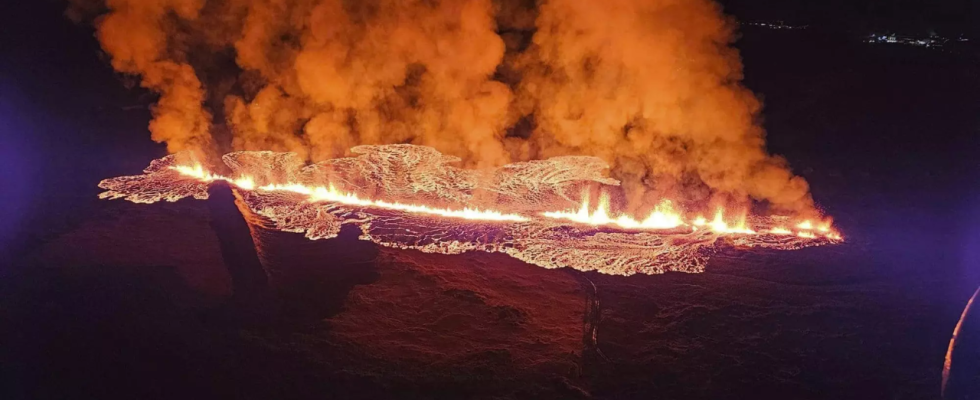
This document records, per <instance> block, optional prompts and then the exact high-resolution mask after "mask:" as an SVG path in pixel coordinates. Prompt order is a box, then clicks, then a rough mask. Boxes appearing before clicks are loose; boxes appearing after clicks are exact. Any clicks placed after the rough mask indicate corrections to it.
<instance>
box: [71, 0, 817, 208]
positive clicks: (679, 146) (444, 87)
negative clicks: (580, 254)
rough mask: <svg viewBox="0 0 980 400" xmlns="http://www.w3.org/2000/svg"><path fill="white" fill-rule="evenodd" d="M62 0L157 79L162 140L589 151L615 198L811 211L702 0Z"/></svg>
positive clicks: (484, 161) (484, 151) (157, 134)
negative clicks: (769, 142) (768, 143)
mask: <svg viewBox="0 0 980 400" xmlns="http://www.w3.org/2000/svg"><path fill="white" fill-rule="evenodd" d="M73 2H74V3H75V6H74V7H73V9H72V13H73V14H74V15H84V14H86V12H87V13H88V15H90V16H92V15H99V16H98V17H97V18H93V21H94V23H95V25H96V27H97V36H98V38H99V40H100V42H101V43H102V46H103V48H104V50H105V51H106V52H107V53H108V54H109V56H111V59H112V65H113V67H114V68H116V69H117V70H119V71H120V72H122V73H126V74H133V75H138V76H140V77H141V79H142V85H143V86H144V87H146V88H148V89H150V90H152V91H154V92H156V93H158V94H159V96H160V99H159V101H158V102H157V104H156V105H155V106H154V108H153V116H154V118H153V121H152V122H151V123H150V131H151V132H152V137H153V139H154V140H156V141H159V142H166V143H167V146H168V149H169V150H170V151H180V150H194V151H198V152H200V153H205V154H207V153H215V152H221V151H228V150H275V151H293V152H296V153H299V154H300V155H302V156H303V157H305V158H308V159H310V160H312V161H319V160H323V159H326V158H332V157H337V156H343V155H345V152H346V151H347V150H348V149H349V148H351V147H352V146H354V145H358V144H388V143H414V144H421V145H428V146H432V147H435V148H437V149H438V150H439V151H441V152H444V153H447V154H452V155H456V156H459V157H460V158H462V159H463V160H464V162H465V163H466V164H467V165H468V166H471V167H489V166H495V165H500V164H503V163H506V162H510V161H518V160H527V159H536V158H545V157H549V156H554V155H567V154H578V155H595V156H599V157H602V158H603V159H605V160H606V161H608V162H609V163H610V165H612V171H611V174H612V176H613V177H615V178H617V179H620V180H622V181H623V184H624V187H625V189H626V190H625V194H626V198H627V200H628V201H627V203H628V204H629V206H630V207H631V208H635V209H639V208H644V207H650V206H652V205H653V204H656V202H657V200H659V199H660V198H661V197H662V196H669V197H671V198H675V199H679V200H681V201H684V202H698V203H701V204H708V203H713V202H729V203H731V202H740V203H742V204H746V203H745V201H746V200H747V199H750V198H751V199H756V200H763V201H765V202H767V203H769V204H771V205H773V206H775V207H776V208H780V209H784V210H792V211H798V212H812V211H813V202H812V200H811V199H810V195H809V193H808V187H807V184H806V182H805V181H804V180H803V179H802V178H800V177H797V176H794V175H793V174H792V173H791V172H790V170H789V168H788V166H787V164H786V162H785V161H784V160H783V159H782V158H779V157H774V156H771V155H769V154H768V153H767V152H766V149H765V142H764V132H763V130H762V129H761V127H760V126H759V124H758V116H759V111H760V108H761V105H760V103H759V101H758V100H757V99H756V98H755V97H754V96H753V95H752V93H751V92H749V91H748V90H746V89H745V88H744V87H742V86H741V84H740V81H741V78H742V71H741V62H740V59H739V55H738V53H737V52H736V51H735V50H734V49H733V48H732V47H731V42H732V40H733V37H734V32H733V23H732V21H731V20H730V19H728V18H726V17H725V16H724V15H723V13H722V11H721V8H720V6H718V5H717V4H715V3H714V2H712V1H711V0H609V1H602V2H600V1H592V0H540V1H538V2H537V3H536V4H535V3H534V2H533V1H528V0H497V1H491V0H361V1H355V0H208V1H205V0H104V3H102V2H100V0H74V1H73ZM93 10H94V11H93ZM202 82H203V85H202ZM212 115H214V117H212ZM222 132H230V134H222Z"/></svg>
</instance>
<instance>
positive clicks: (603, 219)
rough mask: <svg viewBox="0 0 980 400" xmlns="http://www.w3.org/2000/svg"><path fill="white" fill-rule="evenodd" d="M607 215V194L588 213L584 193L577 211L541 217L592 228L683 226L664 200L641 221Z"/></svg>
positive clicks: (679, 218)
mask: <svg viewBox="0 0 980 400" xmlns="http://www.w3.org/2000/svg"><path fill="white" fill-rule="evenodd" d="M609 214H610V211H609V195H608V194H606V193H603V194H602V195H601V196H600V197H599V204H598V206H597V207H596V209H595V210H594V211H592V212H590V211H589V196H588V193H586V194H585V195H583V200H582V206H581V207H580V208H579V209H578V211H575V212H572V211H557V212H544V213H542V214H541V215H544V216H545V217H548V218H554V219H564V220H569V221H574V222H578V223H582V224H588V225H593V226H599V225H615V226H618V227H621V228H625V229H673V228H677V227H679V226H681V225H684V222H683V221H682V220H681V215H680V214H679V213H677V212H676V211H675V210H674V207H673V203H672V202H671V201H670V200H666V199H665V200H663V201H661V202H660V204H658V205H657V207H656V208H655V209H654V210H653V212H651V213H650V216H648V217H647V218H646V219H644V220H643V221H637V220H636V219H635V218H633V217H631V216H629V215H626V214H620V215H618V216H617V217H616V218H612V217H610V216H609Z"/></svg>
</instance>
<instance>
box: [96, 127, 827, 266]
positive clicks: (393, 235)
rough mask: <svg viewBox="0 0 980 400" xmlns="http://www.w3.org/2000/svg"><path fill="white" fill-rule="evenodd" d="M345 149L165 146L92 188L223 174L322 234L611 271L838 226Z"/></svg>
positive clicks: (568, 175)
mask: <svg viewBox="0 0 980 400" xmlns="http://www.w3.org/2000/svg"><path fill="white" fill-rule="evenodd" d="M351 151H352V152H353V153H355V154H358V156H357V157H351V158H341V159H334V160H328V161H324V162H321V163H317V164H313V165H306V164H305V163H304V162H303V161H302V160H301V159H299V157H298V156H297V155H295V154H291V153H274V152H236V153H230V154H227V155H225V156H224V157H223V158H222V160H223V161H224V163H225V164H226V165H227V166H228V167H229V168H230V169H231V171H232V173H231V174H229V176H223V175H218V174H214V173H212V172H210V170H209V169H207V168H205V167H203V166H201V165H198V164H185V163H180V162H178V161H177V160H178V157H177V156H175V155H171V156H167V157H164V158H162V159H159V160H154V161H153V162H152V163H151V164H150V166H149V167H148V168H147V169H146V170H144V174H143V175H136V176H123V177H118V178H111V179H106V180H104V181H102V182H101V183H100V184H99V186H100V187H101V188H103V189H106V191H105V192H103V193H101V194H100V195H99V196H100V198H104V199H116V198H123V199H126V200H128V201H132V202H135V203H154V202H157V201H164V200H165V201H177V200H180V199H183V198H187V197H193V198H196V199H206V198H207V197H208V185H209V184H210V183H211V182H214V181H218V180H221V181H227V182H230V183H231V184H232V185H234V187H235V188H236V189H235V190H236V192H237V193H238V194H239V197H240V199H241V202H240V203H237V204H238V205H239V208H240V209H242V212H243V213H247V214H253V215H255V216H257V217H258V218H260V219H261V220H263V221H267V222H261V224H262V225H263V227H266V229H275V230H279V231H284V232H296V233H302V234H304V235H305V236H306V237H307V238H310V239H329V238H332V237H335V236H337V235H338V234H339V232H340V227H341V226H342V225H345V224H352V225H356V226H358V227H359V228H360V230H361V231H362V232H363V234H362V235H361V236H360V238H361V239H363V240H369V241H372V242H375V243H377V244H380V245H383V246H389V247H398V248H404V249H417V250H420V251H423V252H430V253H443V254H457V253H461V252H467V251H484V252H496V253H505V254H508V255H510V256H512V257H515V258H518V259H520V260H523V261H525V262H527V263H530V264H534V265H538V266H542V267H545V268H563V267H569V268H574V269H578V270H583V271H592V270H595V271H599V272H603V273H607V274H618V275H631V274H635V273H646V274H655V273H663V272H665V271H682V272H701V271H703V270H704V267H705V265H706V264H707V260H708V258H709V256H710V255H711V254H713V253H714V252H715V251H716V249H717V248H718V246H717V244H719V243H727V244H728V245H730V246H734V247H737V248H753V247H764V248H773V249H785V250H791V249H798V248H803V247H810V246H819V245H825V244H833V243H838V242H840V241H841V240H842V239H841V236H840V234H839V233H837V232H836V231H834V230H833V229H832V228H831V227H830V225H829V223H826V222H819V221H818V222H816V223H815V222H813V221H811V220H807V221H802V222H799V221H791V220H790V219H789V218H786V217H761V216H750V215H747V213H745V212H741V213H740V212H731V211H730V210H724V209H717V210H715V212H714V215H713V218H712V219H711V220H708V219H706V218H704V217H703V216H696V217H694V218H690V217H687V216H686V215H685V212H684V210H682V209H681V208H680V207H678V206H677V205H676V203H674V202H672V201H671V200H667V199H664V200H662V201H660V203H659V204H657V205H656V206H655V207H654V209H653V210H652V211H651V212H650V213H649V215H647V216H646V217H645V218H642V219H641V218H637V217H634V216H631V215H628V214H624V213H616V212H614V210H613V207H612V204H611V202H610V197H609V195H608V194H607V192H605V191H604V190H603V191H600V193H601V194H600V196H599V199H598V202H596V203H595V206H594V207H593V203H592V202H591V201H590V199H589V198H588V197H587V196H583V197H580V198H581V201H578V202H576V201H574V200H571V199H572V198H573V197H575V196H570V195H569V193H572V192H578V193H583V192H586V193H587V192H588V191H587V190H583V188H589V187H592V188H595V187H597V186H598V187H600V188H605V187H608V186H614V185H617V184H618V182H616V181H615V180H611V179H609V178H607V177H605V176H604V169H605V168H606V167H605V164H604V163H603V162H602V161H601V160H598V159H596V158H592V157H557V158H552V159H548V160H539V161H532V162H524V163H516V164H511V165H507V166H504V167H501V168H498V169H496V170H489V171H481V172H480V173H475V172H473V171H469V170H464V169H460V168H456V167H453V166H451V165H448V164H449V163H452V162H455V161H457V160H456V159H455V158H452V157H448V156H444V155H442V154H440V153H439V152H437V151H435V150H434V149H431V148H427V147H421V146H412V145H386V146H358V147H355V148H353V149H352V150H351ZM230 176H235V177H237V178H231V177H230ZM363 193H372V195H371V196H365V195H363ZM553 210H568V211H553ZM249 220H250V221H253V222H250V223H255V222H254V221H255V219H249ZM788 227H793V228H788Z"/></svg>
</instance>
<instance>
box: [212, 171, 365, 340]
mask: <svg viewBox="0 0 980 400" xmlns="http://www.w3.org/2000/svg"><path fill="white" fill-rule="evenodd" d="M208 195H209V198H208V208H209V209H210V210H211V218H212V221H211V227H212V228H213V229H214V230H215V233H216V235H217V237H218V240H219V243H220V247H221V254H222V257H223V258H224V261H225V265H226V267H227V268H228V272H229V275H230V276H231V280H232V288H233V289H232V292H233V295H232V302H231V305H232V309H233V311H234V313H235V315H236V316H239V317H244V318H246V319H250V318H258V319H259V321H262V320H266V321H269V322H273V321H275V322H285V321H282V320H294V321H297V322H301V321H308V320H322V319H325V318H329V317H331V316H334V315H336V314H337V313H339V312H340V311H342V309H343V306H344V301H345V300H346V299H347V296H348V294H349V293H350V291H351V289H353V288H354V286H356V285H361V284H369V283H372V282H374V281H376V280H377V277H378V272H377V268H376V267H375V266H374V264H373V261H374V259H375V258H376V257H377V254H378V250H377V247H376V246H375V245H373V244H371V243H367V242H364V241H360V240H358V239H357V237H358V235H359V233H360V232H359V231H358V230H357V228H355V227H352V226H349V227H345V229H341V232H340V235H339V236H338V237H337V238H335V239H333V240H329V241H311V240H309V239H307V238H305V237H304V236H302V235H298V234H294V233H285V232H279V231H276V230H274V229H271V226H270V222H269V221H268V220H266V219H265V218H264V217H262V216H259V215H257V214H255V213H253V212H252V211H251V210H249V208H248V207H247V206H246V205H244V203H242V201H241V199H240V198H238V197H237V194H235V193H234V192H233V190H232V189H231V187H230V186H229V185H228V184H227V183H225V182H217V183H215V184H212V185H211V187H210V188H209V189H208Z"/></svg>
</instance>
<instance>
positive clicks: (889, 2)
mask: <svg viewBox="0 0 980 400" xmlns="http://www.w3.org/2000/svg"><path fill="white" fill-rule="evenodd" d="M720 2H721V3H722V4H724V5H725V7H726V11H727V12H729V13H731V14H734V15H735V16H736V17H738V18H739V19H741V20H780V19H781V20H785V21H786V22H787V23H794V24H815V25H821V26H825V27H828V28H840V29H853V30H882V29H885V30H897V31H907V32H908V33H920V32H929V31H937V32H938V33H940V34H943V35H947V36H954V35H955V34H958V33H960V32H962V33H971V34H976V33H978V32H980V1H978V0H720Z"/></svg>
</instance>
